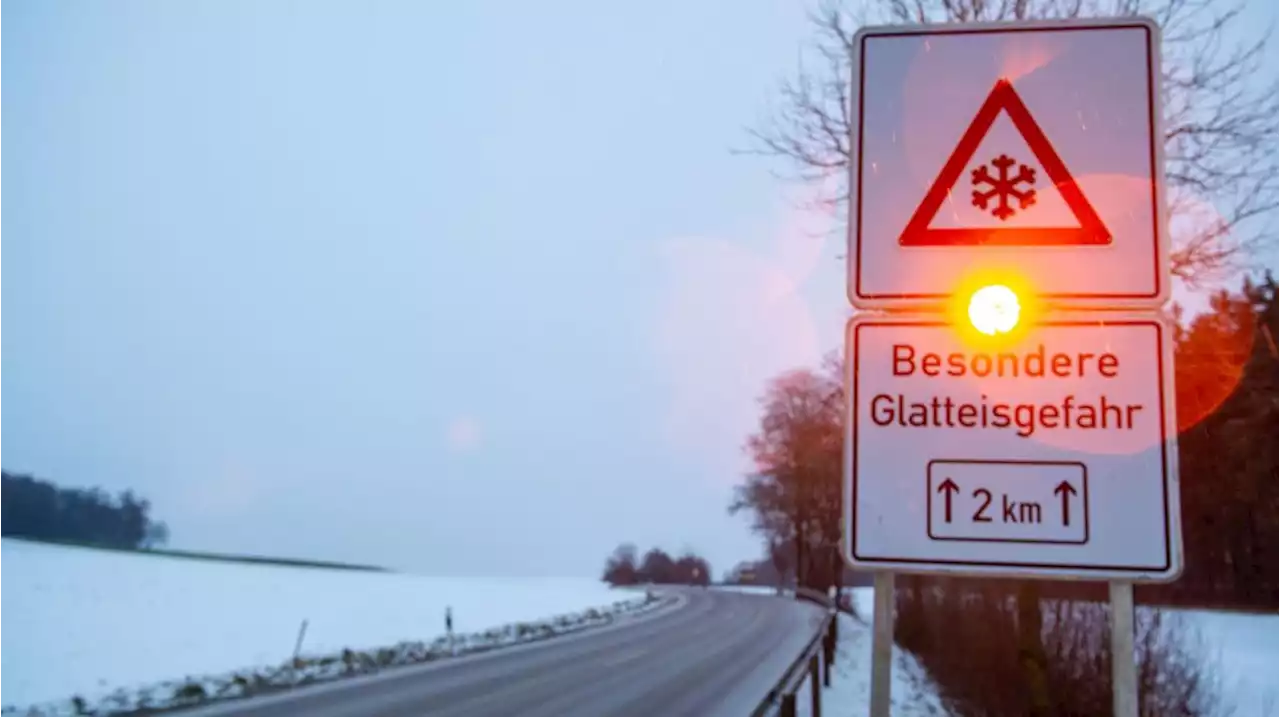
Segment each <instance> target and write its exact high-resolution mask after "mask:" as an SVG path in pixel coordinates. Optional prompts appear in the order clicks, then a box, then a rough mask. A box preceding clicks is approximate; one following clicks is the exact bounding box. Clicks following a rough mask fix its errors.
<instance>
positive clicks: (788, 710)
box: [778, 692, 796, 717]
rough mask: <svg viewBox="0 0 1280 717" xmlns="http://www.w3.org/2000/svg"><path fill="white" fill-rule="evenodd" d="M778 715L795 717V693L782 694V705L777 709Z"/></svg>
mask: <svg viewBox="0 0 1280 717" xmlns="http://www.w3.org/2000/svg"><path fill="white" fill-rule="evenodd" d="M778 717H796V693H794V692H792V693H791V694H786V695H783V696H782V707H781V709H779V710H778Z"/></svg>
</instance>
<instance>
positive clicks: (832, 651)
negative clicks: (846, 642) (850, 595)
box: [822, 617, 836, 687]
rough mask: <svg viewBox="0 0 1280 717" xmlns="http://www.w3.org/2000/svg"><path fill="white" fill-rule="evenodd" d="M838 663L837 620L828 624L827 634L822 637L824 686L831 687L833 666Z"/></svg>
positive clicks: (833, 619) (834, 619)
mask: <svg viewBox="0 0 1280 717" xmlns="http://www.w3.org/2000/svg"><path fill="white" fill-rule="evenodd" d="M835 661H836V618H834V617H833V618H832V620H831V622H830V623H828V624H827V634H826V635H823V637H822V684H823V686H825V687H830V686H831V665H832V663H834V662H835Z"/></svg>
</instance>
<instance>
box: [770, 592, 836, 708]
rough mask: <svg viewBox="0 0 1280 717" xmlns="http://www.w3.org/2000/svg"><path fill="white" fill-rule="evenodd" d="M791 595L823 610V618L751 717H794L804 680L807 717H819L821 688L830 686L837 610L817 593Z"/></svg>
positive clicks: (794, 593) (795, 593)
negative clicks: (808, 705) (806, 694)
mask: <svg viewBox="0 0 1280 717" xmlns="http://www.w3.org/2000/svg"><path fill="white" fill-rule="evenodd" d="M792 594H793V595H795V598H796V599H797V600H805V601H808V602H814V603H817V604H819V605H821V606H823V607H825V608H827V614H826V616H825V617H823V619H822V623H821V625H819V627H818V629H817V630H816V631H815V633H814V635H813V638H812V639H811V640H809V642H808V643H807V644H806V645H805V647H804V649H803V650H801V651H800V654H799V656H797V657H796V659H795V660H794V661H792V663H791V665H790V666H789V667H787V670H786V672H784V673H783V674H782V677H781V678H780V679H779V680H778V681H777V682H776V683H774V685H773V687H772V688H771V689H770V690H769V694H768V695H766V696H765V698H764V699H763V700H761V702H760V704H759V705H757V706H756V708H755V710H754V711H752V713H751V717H774V716H775V715H777V716H778V717H795V714H796V693H798V692H799V691H800V688H801V687H803V686H804V683H805V681H806V680H808V682H809V698H810V700H811V703H810V714H812V715H813V717H822V688H823V687H829V686H830V685H831V665H832V663H833V662H835V658H836V637H837V632H836V630H837V624H838V623H837V621H836V615H837V614H838V607H837V605H836V603H834V602H833V601H832V600H831V599H830V598H828V597H827V595H826V594H825V593H822V592H819V591H817V590H809V589H806V588H799V589H797V590H795V591H794V592H793V593H792ZM819 675H821V683H820V682H819Z"/></svg>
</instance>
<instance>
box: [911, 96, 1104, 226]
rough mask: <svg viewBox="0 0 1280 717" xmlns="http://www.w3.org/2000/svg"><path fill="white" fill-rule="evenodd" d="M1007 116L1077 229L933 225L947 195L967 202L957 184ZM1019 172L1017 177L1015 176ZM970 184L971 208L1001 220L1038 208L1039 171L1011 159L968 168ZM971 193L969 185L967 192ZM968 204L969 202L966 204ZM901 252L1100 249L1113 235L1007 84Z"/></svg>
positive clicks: (968, 136) (974, 126)
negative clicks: (985, 248)
mask: <svg viewBox="0 0 1280 717" xmlns="http://www.w3.org/2000/svg"><path fill="white" fill-rule="evenodd" d="M1000 110H1004V111H1005V114H1007V115H1008V117H1009V119H1010V120H1012V122H1013V126H1014V128H1016V129H1017V131H1018V133H1019V134H1021V135H1022V138H1023V139H1024V140H1026V142H1027V145H1028V146H1029V147H1030V148H1031V152H1032V154H1034V155H1035V158H1036V160H1037V161H1038V162H1039V164H1040V166H1041V167H1043V168H1044V173H1045V174H1046V175H1048V179H1049V182H1051V183H1052V184H1053V187H1054V189H1056V190H1057V191H1058V193H1059V194H1060V195H1061V196H1062V199H1063V202H1064V203H1065V204H1066V207H1067V208H1068V209H1069V210H1070V211H1071V213H1072V214H1073V215H1075V218H1076V221H1078V222H1079V224H1080V226H1078V227H1027V226H1017V227H1012V226H1010V227H1001V226H986V227H948V228H938V227H931V226H930V224H931V223H932V222H933V219H934V216H935V215H936V214H937V213H938V210H939V209H940V208H941V207H942V203H943V202H944V201H945V200H946V199H947V196H948V195H949V194H950V193H951V192H953V191H955V192H956V193H958V194H960V195H961V196H965V193H964V192H962V190H961V189H960V188H957V186H956V184H957V181H958V180H959V179H960V178H961V175H962V174H965V169H966V168H968V165H969V163H970V162H971V161H972V160H973V156H974V153H975V152H977V150H978V145H979V144H981V143H982V140H983V139H984V138H985V137H986V136H987V133H988V132H990V131H991V126H992V124H993V123H994V122H995V121H996V117H998V116H999V114H1000ZM1011 170H1014V171H1011ZM968 176H969V179H970V181H971V184H972V202H973V205H974V206H975V207H979V208H981V209H982V210H983V211H985V212H987V213H989V214H991V215H992V216H994V217H995V218H996V219H997V220H999V221H1005V220H1007V219H1008V218H1010V217H1012V216H1014V215H1015V214H1018V213H1019V212H1023V211H1026V210H1028V209H1031V208H1032V207H1034V206H1035V200H1036V190H1035V188H1034V184H1035V180H1036V176H1035V170H1034V169H1031V168H1029V167H1027V166H1026V165H1025V164H1023V165H1021V166H1019V163H1018V162H1016V161H1015V160H1013V159H1011V158H1010V157H1009V156H1008V155H1006V154H1000V155H998V156H996V157H994V158H991V159H989V160H988V159H986V158H985V157H984V158H983V163H982V164H981V166H977V167H974V168H972V169H971V170H970V172H969V174H968ZM964 189H965V190H968V189H969V187H965V188H964ZM966 201H968V199H966ZM898 243H899V244H900V245H902V246H980V245H988V246H990V245H995V246H1064V245H1092V246H1101V245H1107V244H1110V243H1111V233H1110V232H1109V231H1107V228H1106V226H1104V225H1103V223H1102V220H1101V219H1099V218H1098V213H1097V212H1095V211H1094V209H1093V206H1092V205H1090V204H1089V200H1088V199H1085V196H1084V194H1083V193H1081V191H1080V188H1079V187H1078V186H1077V185H1076V181H1075V179H1074V178H1073V177H1072V176H1071V173H1070V172H1069V171H1067V167H1066V165H1064V164H1063V163H1062V159H1061V158H1060V157H1059V156H1058V153H1057V152H1056V151H1054V149H1053V145H1051V144H1050V143H1049V139H1048V138H1047V137H1045V136H1044V132H1043V131H1042V130H1041V129H1040V126H1039V125H1037V124H1036V121H1035V120H1034V119H1033V118H1032V117H1031V112H1030V111H1029V110H1027V106H1026V105H1025V104H1023V102H1022V98H1020V97H1018V93H1017V92H1015V91H1014V89H1013V85H1012V84H1010V83H1009V81H1008V80H1000V81H998V82H996V86H995V87H994V88H993V89H992V90H991V94H990V95H988V96H987V100H986V102H983V103H982V107H981V108H979V109H978V114H977V115H976V116H975V117H974V118H973V122H971V123H970V124H969V129H967V130H965V133H964V136H963V137H961V138H960V142H959V143H958V144H957V145H956V148H955V150H953V151H952V152H951V157H950V158H948V159H947V163H946V164H944V165H943V166H942V171H941V172H939V173H938V177H937V179H935V180H933V186H931V187H929V193H928V194H926V195H925V197H924V201H923V202H921V203H920V206H919V207H918V208H917V209H916V211H915V214H913V215H912V216H911V221H910V222H908V223H907V228H906V229H904V230H903V232H902V236H901V237H899V238H898Z"/></svg>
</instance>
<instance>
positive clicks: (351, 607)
mask: <svg viewBox="0 0 1280 717" xmlns="http://www.w3.org/2000/svg"><path fill="white" fill-rule="evenodd" d="M2 543H3V553H2V555H0V557H2V559H3V565H4V577H5V578H7V579H6V580H5V581H4V583H5V590H4V608H5V613H6V614H8V615H9V616H10V619H8V620H5V624H4V627H5V628H7V629H5V630H4V636H3V649H2V650H0V661H2V664H0V681H2V683H0V692H2V693H3V699H4V704H5V705H23V706H27V705H34V704H39V703H49V702H50V701H55V700H61V701H63V702H62V706H61V707H60V708H59V710H66V709H69V702H67V700H69V699H70V698H71V697H73V696H79V697H81V698H83V699H84V700H85V701H86V702H87V703H88V704H89V705H91V706H92V705H94V704H97V703H99V702H100V701H101V700H103V699H104V698H108V697H112V696H114V699H115V700H116V701H117V702H119V701H120V700H125V701H128V702H129V703H130V704H136V700H137V699H139V698H141V696H142V694H141V692H140V689H143V688H147V689H149V691H150V693H151V695H152V699H153V700H166V699H170V698H172V696H173V693H174V692H175V691H179V690H183V689H185V690H187V694H188V695H189V696H190V697H192V698H194V697H196V696H197V695H196V693H197V692H198V691H199V692H203V693H205V694H206V695H207V694H209V693H210V692H213V691H217V690H223V691H225V692H226V693H227V695H228V696H230V695H232V694H237V693H239V692H242V691H249V690H254V689H261V688H266V687H271V686H276V685H278V684H279V683H280V681H281V680H284V679H286V678H287V679H288V680H292V679H295V676H294V675H293V674H292V673H293V670H287V671H286V672H287V673H288V674H287V675H286V674H285V672H282V669H283V668H286V667H289V665H288V662H289V660H290V658H291V656H292V654H293V648H294V642H295V640H296V639H297V636H298V629H299V626H300V625H301V623H302V621H303V620H307V622H308V626H307V631H306V637H305V640H304V643H303V649H302V654H303V655H304V656H305V657H306V660H304V662H305V664H304V665H302V667H303V668H305V669H303V670H301V671H300V672H299V673H298V675H297V676H296V678H297V679H299V680H308V679H309V680H319V679H331V678H332V677H335V676H340V675H342V674H358V673H360V672H367V671H369V670H370V669H376V668H377V667H380V666H386V665H393V664H404V663H406V662H419V661H424V660H429V659H436V658H438V657H441V656H443V653H442V652H441V650H443V649H445V648H444V647H442V645H443V644H444V643H442V640H441V636H442V635H443V633H444V632H445V628H444V611H445V608H446V606H451V607H452V609H453V619H454V631H455V633H457V634H458V635H459V636H460V640H459V646H460V647H461V649H463V650H472V651H474V650H477V649H489V648H491V647H494V646H499V645H503V644H511V643H514V642H524V641H528V640H532V639H542V638H545V637H549V636H553V635H558V634H563V633H565V632H571V631H575V630H579V629H583V628H584V627H591V626H594V625H599V624H605V623H607V622H609V621H611V620H613V619H614V618H615V617H616V616H617V615H618V614H621V613H624V612H630V611H634V610H636V609H639V608H641V607H642V605H643V604H644V603H645V596H644V594H643V593H635V592H631V591H620V590H613V589H610V588H609V587H607V586H605V585H603V584H602V583H599V582H597V581H594V580H591V579H572V578H570V579H507V580H503V579H483V578H431V577H421V576H414V575H401V574H394V573H371V572H362V571H346V570H325V569H311V568H288V567H277V566H264V565H250V564H234V563H219V562H211V561H196V560H186V559H181V558H165V557H156V556H145V555H133V554H128V553H116V552H108V551H98V550H90V549H83V548H70V547H61V546H49V545H39V544H34V543H26V542H21V541H9V540H5V541H2ZM592 607H594V609H592V610H587V608H592ZM19 616H20V617H19ZM548 616H558V617H550V618H549V617H548ZM15 618H17V619H15ZM406 640H409V641H410V642H405V641H406ZM344 651H345V652H344ZM344 658H345V659H344ZM210 675H212V677H208V676H210ZM236 675H239V677H240V678H241V679H240V680H239V683H243V684H239V683H237V684H234V685H232V686H231V687H228V684H229V682H232V683H234V682H236V681H235V679H234V677H235V676H236ZM186 676H193V677H191V678H190V679H187V678H186ZM175 678H178V679H176V680H175ZM166 680H168V681H169V682H167V683H163V681H166ZM149 685H151V686H153V687H150V688H148V686H149ZM195 686H199V690H197V689H196V687H195Z"/></svg>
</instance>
